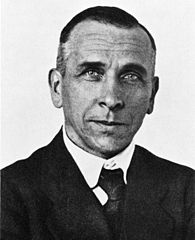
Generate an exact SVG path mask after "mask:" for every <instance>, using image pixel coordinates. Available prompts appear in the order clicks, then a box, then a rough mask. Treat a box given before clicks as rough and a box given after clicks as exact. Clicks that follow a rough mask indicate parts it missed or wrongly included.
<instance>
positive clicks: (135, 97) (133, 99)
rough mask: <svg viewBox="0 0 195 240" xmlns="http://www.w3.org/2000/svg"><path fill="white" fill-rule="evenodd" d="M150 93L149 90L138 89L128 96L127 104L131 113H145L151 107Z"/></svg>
mask: <svg viewBox="0 0 195 240" xmlns="http://www.w3.org/2000/svg"><path fill="white" fill-rule="evenodd" d="M149 100H150V91H149V90H148V89H145V90H143V89H137V90H136V91H131V92H129V93H128V94H127V95H126V104H127V106H128V108H129V110H130V112H132V111H133V112H134V111H135V112H145V111H147V108H148V106H149Z"/></svg>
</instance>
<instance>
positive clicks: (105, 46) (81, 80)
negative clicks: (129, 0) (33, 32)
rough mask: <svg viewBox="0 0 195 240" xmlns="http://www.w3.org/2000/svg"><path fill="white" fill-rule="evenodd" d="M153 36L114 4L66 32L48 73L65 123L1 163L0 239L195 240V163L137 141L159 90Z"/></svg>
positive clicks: (81, 17)
mask: <svg viewBox="0 0 195 240" xmlns="http://www.w3.org/2000/svg"><path fill="white" fill-rule="evenodd" d="M155 54H156V46H155V43H154V40H153V38H152V36H151V34H150V33H149V32H148V30H147V29H146V28H145V27H144V26H142V25H141V24H140V23H138V21H137V20H136V19H135V18H134V17H133V16H131V15H129V14H128V13H126V12H124V11H123V10H121V9H118V8H111V7H94V8H89V9H87V10H85V11H83V12H81V13H79V14H78V15H76V16H75V17H74V18H73V19H72V20H71V21H70V22H69V23H68V24H67V25H66V27H65V28H64V29H63V30H62V33H61V36H60V44H59V50H58V57H57V67H56V69H52V70H51V71H50V73H49V85H50V90H51V96H52V101H53V104H54V105H55V107H57V108H61V107H62V108H63V111H64V116H65V124H64V126H63V127H62V129H61V130H60V132H59V133H58V134H57V136H56V137H55V138H54V139H53V141H52V142H51V143H50V144H49V145H48V146H46V147H43V148H41V149H39V150H37V151H36V152H35V153H33V154H32V155H31V156H30V157H29V158H28V159H26V160H25V161H19V162H16V163H15V164H13V165H12V166H9V167H7V168H5V169H4V170H3V171H2V183H3V184H2V239H47V240H48V239H56V240H57V239H71V240H73V239H75V240H76V239H83V240H86V239H95V240H97V239H101V240H103V239H105V240H106V239H122V240H123V239H131V240H133V239H149V240H151V239H155V240H157V239H177V240H179V239H193V237H194V233H195V225H194V222H195V208H194V202H195V201H194V200H195V196H194V194H195V192H194V180H193V177H194V171H193V170H192V169H190V168H187V167H184V166H180V165H177V164H175V163H171V162H169V161H167V160H163V159H161V158H159V157H157V156H155V155H153V154H152V153H150V152H148V151H147V150H146V149H144V148H142V147H139V146H135V145H134V143H133V137H134V135H135V134H136V132H137V131H138V129H139V128H140V126H141V124H142V121H143V119H144V117H145V115H146V113H148V114H150V113H152V111H153V105H154V99H155V95H156V92H157V90H158V81H159V80H158V77H156V76H154V68H155Z"/></svg>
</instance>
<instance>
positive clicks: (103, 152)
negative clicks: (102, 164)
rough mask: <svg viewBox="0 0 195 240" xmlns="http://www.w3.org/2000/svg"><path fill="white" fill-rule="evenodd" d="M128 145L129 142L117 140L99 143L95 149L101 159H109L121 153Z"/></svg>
mask: <svg viewBox="0 0 195 240" xmlns="http://www.w3.org/2000/svg"><path fill="white" fill-rule="evenodd" d="M129 143H130V141H129V142H127V143H124V142H119V141H117V140H112V141H101V142H99V143H98V144H96V147H95V149H96V152H97V153H99V155H100V156H101V157H104V158H111V157H113V156H115V155H117V154H118V153H120V152H121V151H123V150H124V149H125V148H126V147H127V146H128V145H129Z"/></svg>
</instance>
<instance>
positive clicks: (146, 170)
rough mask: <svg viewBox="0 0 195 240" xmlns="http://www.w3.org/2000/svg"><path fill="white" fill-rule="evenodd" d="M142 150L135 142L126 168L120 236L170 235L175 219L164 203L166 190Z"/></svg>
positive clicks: (132, 237) (137, 237) (125, 237)
mask: <svg viewBox="0 0 195 240" xmlns="http://www.w3.org/2000/svg"><path fill="white" fill-rule="evenodd" d="M143 151H144V150H143V149H142V148H140V147H138V146H136V150H135V153H134V155H133V158H132V162H131V165H130V168H129V171H128V189H127V193H126V203H125V208H124V209H125V213H124V226H123V227H124V228H123V234H122V235H123V236H122V237H121V239H131V240H134V239H150V240H152V239H154V240H157V239H161V240H163V239H170V237H171V235H172V231H173V227H174V220H173V218H172V217H171V215H170V214H169V213H168V212H167V211H166V209H165V208H164V207H163V202H164V200H165V199H166V192H167V191H166V189H165V188H163V187H162V186H163V184H162V183H161V182H160V178H159V175H158V173H157V172H155V171H156V169H153V167H152V164H150V159H147V158H148V156H147V155H146V154H145V153H144V152H143Z"/></svg>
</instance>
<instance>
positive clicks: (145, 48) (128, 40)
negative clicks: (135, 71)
mask: <svg viewBox="0 0 195 240" xmlns="http://www.w3.org/2000/svg"><path fill="white" fill-rule="evenodd" d="M66 52H68V53H69V54H71V55H77V58H79V59H82V58H85V57H86V56H87V57H88V58H94V57H95V56H97V57H100V56H101V57H102V58H104V57H105V58H107V59H108V58H113V57H115V58H120V59H122V58H124V59H125V58H131V57H133V58H138V59H139V61H140V60H141V61H143V63H144V62H147V61H151V60H152V59H153V56H154V51H153V49H152V46H151V42H150V39H149V37H148V35H147V34H146V32H145V31H144V30H143V29H142V28H140V27H136V28H131V29H125V28H121V27H116V26H114V25H112V24H105V23H100V22H97V21H94V20H93V21H92V20H88V21H84V22H81V23H79V24H77V25H76V26H75V28H74V29H73V30H72V32H71V34H70V37H69V40H68V42H67V43H66ZM88 60H90V59H88ZM93 60H94V59H93Z"/></svg>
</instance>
